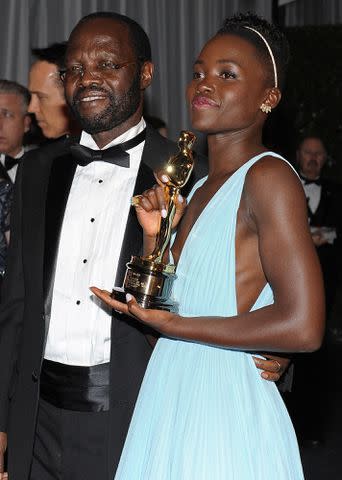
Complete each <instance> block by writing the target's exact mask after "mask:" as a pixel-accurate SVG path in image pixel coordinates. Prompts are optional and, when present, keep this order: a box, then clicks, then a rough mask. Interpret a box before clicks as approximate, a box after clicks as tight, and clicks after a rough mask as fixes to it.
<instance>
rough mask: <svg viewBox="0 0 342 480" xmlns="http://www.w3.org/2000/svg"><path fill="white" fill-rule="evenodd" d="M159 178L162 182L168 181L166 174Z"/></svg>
mask: <svg viewBox="0 0 342 480" xmlns="http://www.w3.org/2000/svg"><path fill="white" fill-rule="evenodd" d="M161 179H162V180H163V182H168V181H169V177H168V176H167V175H162V176H161Z"/></svg>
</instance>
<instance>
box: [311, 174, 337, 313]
mask: <svg viewBox="0 0 342 480" xmlns="http://www.w3.org/2000/svg"><path fill="white" fill-rule="evenodd" d="M321 185H322V189H321V198H320V201H319V204H318V207H317V210H316V211H315V212H314V213H313V212H312V211H311V210H310V207H309V206H308V216H309V220H310V225H311V226H313V227H332V228H335V229H336V234H337V238H336V240H335V241H334V243H333V244H330V243H327V244H324V245H321V246H320V247H317V248H316V250H317V254H318V257H319V260H320V263H321V267H322V271H323V277H324V286H325V297H326V310H327V313H328V314H329V312H330V311H331V309H332V307H333V304H334V300H335V295H336V289H337V285H338V282H339V276H340V272H341V268H342V245H341V237H342V209H341V202H342V187H341V186H340V185H339V184H336V183H334V182H332V181H330V180H327V179H323V178H322V180H321Z"/></svg>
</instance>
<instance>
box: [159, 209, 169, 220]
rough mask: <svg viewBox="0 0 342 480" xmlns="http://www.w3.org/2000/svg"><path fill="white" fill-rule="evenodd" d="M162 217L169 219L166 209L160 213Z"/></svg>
mask: <svg viewBox="0 0 342 480" xmlns="http://www.w3.org/2000/svg"><path fill="white" fill-rule="evenodd" d="M160 214H161V216H162V217H163V218H166V217H167V211H166V210H165V208H163V209H162V211H161V212H160Z"/></svg>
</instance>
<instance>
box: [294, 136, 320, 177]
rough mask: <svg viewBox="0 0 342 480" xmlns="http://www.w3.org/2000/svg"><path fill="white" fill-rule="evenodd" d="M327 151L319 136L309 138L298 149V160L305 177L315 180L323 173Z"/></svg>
mask: <svg viewBox="0 0 342 480" xmlns="http://www.w3.org/2000/svg"><path fill="white" fill-rule="evenodd" d="M326 158H327V153H326V151H325V148H324V145H323V143H322V141H321V140H320V139H319V138H307V139H305V140H304V141H303V142H302V144H301V145H300V147H299V149H298V150H297V162H298V164H299V168H300V171H301V173H302V174H303V175H304V177H306V178H308V179H311V180H314V179H315V178H317V177H319V176H320V174H321V170H322V167H323V165H324V163H325V161H326Z"/></svg>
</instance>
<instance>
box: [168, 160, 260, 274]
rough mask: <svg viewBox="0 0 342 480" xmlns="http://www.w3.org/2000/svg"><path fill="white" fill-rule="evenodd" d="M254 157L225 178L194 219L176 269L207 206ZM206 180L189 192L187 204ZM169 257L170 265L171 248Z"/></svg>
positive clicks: (200, 181) (203, 179)
mask: <svg viewBox="0 0 342 480" xmlns="http://www.w3.org/2000/svg"><path fill="white" fill-rule="evenodd" d="M254 158H255V157H253V158H251V159H250V160H248V161H247V162H246V163H244V164H242V165H241V166H240V167H239V168H238V169H237V170H235V172H234V173H233V174H232V175H231V176H230V177H229V178H227V180H225V181H224V182H223V183H222V185H221V186H220V187H219V188H218V189H217V190H216V192H215V193H214V195H213V196H212V197H211V198H210V199H209V201H208V203H207V204H206V205H205V207H204V208H203V210H202V211H201V213H200V214H199V215H198V217H197V218H196V220H195V221H194V223H193V225H192V227H191V228H190V230H189V233H188V236H187V237H186V239H185V241H184V243H183V248H182V250H181V252H180V254H179V257H178V262H177V264H176V268H178V265H179V263H180V261H181V258H182V256H183V252H184V250H185V248H186V247H187V244H188V240H189V238H190V237H191V236H192V235H193V233H194V231H195V229H196V228H197V225H198V222H199V221H200V220H201V218H202V216H203V215H204V214H205V212H206V211H207V209H208V208H209V206H210V205H211V203H212V202H213V201H214V200H215V198H216V197H217V196H218V194H219V193H220V192H221V190H222V189H223V188H224V187H225V186H226V185H227V184H228V183H229V182H230V181H231V180H232V179H233V178H234V177H235V176H236V175H237V173H238V172H239V171H240V170H241V168H243V167H244V166H245V165H247V163H249V162H250V161H252V160H254ZM207 179H208V175H206V176H205V177H204V178H202V179H201V180H199V182H198V183H197V185H195V186H194V188H193V190H192V191H191V192H190V195H189V197H190V200H189V204H190V202H191V200H192V197H193V196H194V194H195V192H196V191H197V190H198V189H199V188H201V187H202V186H203V185H204V183H205V182H206V181H207ZM176 237H177V232H176V233H175V236H174V240H175V239H176ZM173 243H174V241H173V242H172V245H173ZM170 254H171V255H170V257H171V261H172V263H174V257H173V255H172V246H171V248H170Z"/></svg>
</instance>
